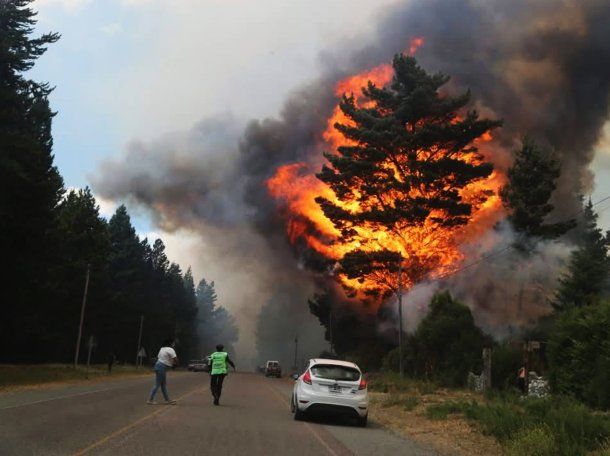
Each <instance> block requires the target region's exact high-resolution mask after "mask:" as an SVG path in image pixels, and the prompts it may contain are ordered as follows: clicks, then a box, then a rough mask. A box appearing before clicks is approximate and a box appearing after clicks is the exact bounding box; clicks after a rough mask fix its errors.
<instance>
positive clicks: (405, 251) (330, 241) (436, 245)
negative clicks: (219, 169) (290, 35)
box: [267, 38, 505, 298]
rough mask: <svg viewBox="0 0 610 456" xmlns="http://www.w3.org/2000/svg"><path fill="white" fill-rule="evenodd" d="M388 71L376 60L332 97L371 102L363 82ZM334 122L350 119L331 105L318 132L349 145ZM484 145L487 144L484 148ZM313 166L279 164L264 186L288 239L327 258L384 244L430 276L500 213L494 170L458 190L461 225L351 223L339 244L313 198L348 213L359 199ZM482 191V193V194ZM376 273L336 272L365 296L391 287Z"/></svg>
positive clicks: (382, 80)
mask: <svg viewBox="0 0 610 456" xmlns="http://www.w3.org/2000/svg"><path fill="white" fill-rule="evenodd" d="M423 42H424V40H423V38H414V39H413V40H412V41H411V47H410V53H414V52H415V51H416V50H417V48H418V47H420V46H421V45H422V44H423ZM392 76H393V69H392V66H391V65H380V66H378V67H375V68H373V69H371V70H368V71H364V72H362V73H360V74H357V75H354V76H350V77H348V78H346V79H344V80H342V81H339V82H338V83H337V85H336V90H335V94H336V95H337V97H341V96H353V97H354V99H355V101H356V102H357V103H358V105H359V106H364V107H366V106H371V103H372V101H371V100H368V99H367V98H366V96H365V94H364V93H363V87H367V86H368V84H370V83H372V84H375V85H377V86H384V85H386V84H388V83H389V82H390V81H391V79H392ZM337 123H340V124H344V125H346V124H350V123H351V120H350V119H348V118H347V117H346V116H345V115H344V114H343V112H342V111H341V109H340V108H339V105H337V106H336V107H335V108H334V110H333V112H332V114H331V116H330V118H329V119H328V121H327V127H326V130H325V131H324V132H323V135H322V137H323V139H324V142H325V144H326V146H328V147H329V148H330V150H331V151H336V149H337V148H338V147H341V146H344V145H349V140H348V139H346V138H345V137H344V136H343V135H342V134H341V133H340V132H339V131H337V129H336V128H335V124H337ZM492 140H493V138H492V136H491V134H490V133H489V132H488V133H486V134H485V135H483V136H482V137H481V138H479V140H478V141H477V146H478V147H479V148H480V150H481V153H482V154H483V155H484V156H489V155H490V154H491V149H490V148H491V147H493V146H492ZM485 148H487V149H486V150H484V149H485ZM465 159H468V158H465ZM388 166H389V165H388ZM316 171H317V169H314V167H313V166H311V165H308V164H306V163H292V164H288V165H284V166H281V167H279V168H278V169H277V170H276V173H275V175H274V176H273V177H271V178H270V179H269V180H268V181H267V187H268V190H269V192H270V194H271V196H273V197H274V198H275V199H276V200H277V201H280V202H281V203H282V206H283V207H284V209H285V211H286V212H285V214H284V215H285V217H286V220H287V223H286V229H287V234H288V238H289V240H290V242H291V243H293V244H295V243H297V242H299V241H304V242H305V243H306V244H307V246H309V247H310V248H311V249H313V250H315V251H316V252H318V253H319V254H321V255H323V256H324V257H325V258H328V259H330V260H339V259H341V258H342V257H343V256H344V255H345V254H346V253H347V252H350V251H352V250H354V249H360V250H363V251H366V252H375V251H380V250H383V249H387V250H391V251H394V252H399V253H400V254H401V255H402V257H403V258H405V263H406V264H409V262H417V263H418V264H420V265H423V266H424V268H423V269H425V270H427V271H432V273H431V276H432V277H434V276H438V275H441V274H444V273H447V272H449V271H452V270H454V269H455V268H457V267H458V266H459V264H460V262H461V261H462V260H463V253H462V252H461V250H460V248H459V247H460V245H461V244H463V243H466V242H471V241H473V240H475V239H477V238H478V237H479V236H480V235H481V234H483V233H484V232H485V231H486V230H488V229H489V228H490V227H491V226H493V224H495V223H496V222H497V221H498V220H499V218H500V217H501V215H502V203H501V200H500V198H499V197H498V192H497V190H498V189H499V188H500V187H501V186H502V185H503V184H504V182H505V177H504V176H503V175H501V174H499V173H498V172H493V173H492V175H491V176H490V177H489V178H487V179H485V180H482V181H477V182H473V183H471V184H470V185H468V186H466V187H465V188H463V189H462V191H461V196H462V198H463V199H464V201H465V202H468V203H470V204H471V205H472V208H473V213H472V216H471V219H470V221H469V223H468V224H467V225H466V226H461V227H454V228H450V227H444V228H439V226H440V225H439V224H438V222H434V221H433V218H434V217H429V220H427V221H426V222H425V223H424V225H423V226H419V227H413V226H405V227H402V228H399V229H398V231H396V230H392V231H390V230H388V229H384V228H379V227H373V226H369V225H368V224H367V223H363V224H361V225H359V226H355V227H354V230H355V232H356V235H355V236H354V237H353V240H352V241H351V242H343V243H342V242H339V241H338V239H339V234H340V233H339V231H338V230H337V229H336V228H335V226H334V225H333V223H332V222H331V221H330V220H329V219H328V218H327V217H326V216H325V215H324V213H323V211H322V209H321V208H320V206H319V205H318V204H317V203H316V201H315V199H316V198H317V197H323V198H325V199H327V200H329V201H331V202H333V203H334V204H336V205H337V206H339V207H341V208H343V209H345V210H347V211H351V212H358V211H359V210H360V206H359V203H358V201H356V200H355V199H353V200H352V201H348V202H345V201H341V200H339V199H338V198H337V196H336V195H335V194H334V192H333V191H332V190H331V189H330V188H329V187H328V186H327V185H326V184H324V183H323V182H321V181H320V180H318V179H317V178H316V176H315V172H316ZM482 195H485V197H484V198H482ZM433 215H436V216H439V217H442V215H443V214H442V213H440V212H439V213H438V214H433ZM380 274H381V275H382V276H381V277H372V278H367V279H364V280H363V279H358V280H355V279H349V278H348V277H346V276H345V275H343V274H339V275H338V277H337V278H338V280H339V282H341V283H342V284H343V285H344V286H346V287H349V288H351V289H353V290H355V291H356V293H357V296H359V297H362V298H364V297H365V295H366V292H367V291H369V290H371V289H375V287H378V286H379V283H383V282H386V283H387V285H388V286H389V287H391V286H392V281H393V280H394V277H389V276H388V274H387V273H386V277H383V273H380ZM405 278H406V281H407V283H404V282H403V286H404V287H405V288H409V287H410V286H412V285H414V284H415V282H416V281H417V280H416V279H414V278H413V277H409V276H408V274H407V275H406V277H405ZM405 278H403V280H404V279H405ZM420 279H421V278H420ZM394 285H395V284H394Z"/></svg>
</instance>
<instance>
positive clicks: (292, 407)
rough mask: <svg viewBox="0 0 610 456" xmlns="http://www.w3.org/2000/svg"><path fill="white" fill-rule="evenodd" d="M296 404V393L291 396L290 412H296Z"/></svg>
mask: <svg viewBox="0 0 610 456" xmlns="http://www.w3.org/2000/svg"><path fill="white" fill-rule="evenodd" d="M295 409H296V405H295V403H294V395H293V396H292V397H291V398H290V413H294V411H295Z"/></svg>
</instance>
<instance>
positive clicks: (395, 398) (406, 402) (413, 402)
mask: <svg viewBox="0 0 610 456" xmlns="http://www.w3.org/2000/svg"><path fill="white" fill-rule="evenodd" d="M418 405H419V399H418V398H417V397H416V396H412V395H407V396H404V395H392V396H388V397H387V398H386V399H385V400H384V401H383V402H381V406H382V407H395V406H399V407H402V408H403V409H404V410H407V411H411V410H413V409H414V408H415V407H417V406H418Z"/></svg>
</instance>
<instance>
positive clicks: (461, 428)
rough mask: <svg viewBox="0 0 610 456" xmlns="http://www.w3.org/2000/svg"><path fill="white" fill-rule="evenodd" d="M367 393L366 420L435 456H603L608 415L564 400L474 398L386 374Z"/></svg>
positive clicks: (511, 394)
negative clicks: (430, 449) (368, 409)
mask: <svg viewBox="0 0 610 456" xmlns="http://www.w3.org/2000/svg"><path fill="white" fill-rule="evenodd" d="M369 389H370V391H371V396H372V404H373V409H372V417H373V419H374V420H376V421H377V422H379V423H380V424H382V425H383V426H386V427H389V428H391V429H393V430H394V431H396V432H399V433H404V434H405V435H408V436H409V437H411V438H414V439H415V440H418V441H420V443H422V444H424V445H430V446H432V447H434V448H436V449H437V450H438V451H439V452H440V453H441V454H444V453H449V454H460V455H489V454H506V455H507V456H517V455H519V456H550V455H553V456H555V455H557V456H581V455H583V456H584V455H587V456H610V413H604V412H599V411H595V410H592V409H590V408H588V407H587V406H585V405H583V404H582V403H579V402H577V401H576V400H574V399H571V398H568V397H562V396H550V397H546V398H524V397H522V396H521V395H519V394H518V392H516V391H510V390H507V391H493V390H492V391H491V392H489V393H487V394H485V395H480V394H476V393H473V392H470V391H466V390H463V389H447V388H441V387H439V386H438V385H436V384H426V383H425V382H424V381H420V380H414V379H409V378H400V377H399V376H398V375H392V374H376V375H372V376H371V377H370V378H369ZM375 404H377V407H375ZM494 445H495V446H494Z"/></svg>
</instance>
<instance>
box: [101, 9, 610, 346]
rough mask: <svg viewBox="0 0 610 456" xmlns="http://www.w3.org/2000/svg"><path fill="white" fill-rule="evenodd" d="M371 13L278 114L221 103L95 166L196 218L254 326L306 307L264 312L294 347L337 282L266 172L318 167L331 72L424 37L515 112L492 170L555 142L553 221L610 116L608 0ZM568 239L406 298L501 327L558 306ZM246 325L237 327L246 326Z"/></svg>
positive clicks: (221, 279) (143, 200)
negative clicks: (453, 299)
mask: <svg viewBox="0 0 610 456" xmlns="http://www.w3.org/2000/svg"><path fill="white" fill-rule="evenodd" d="M376 20H377V22H378V26H377V32H376V33H375V34H374V36H373V37H371V36H370V35H366V36H364V35H363V36H362V37H361V38H360V39H350V40H349V42H345V43H339V45H337V46H336V47H335V48H334V49H329V50H327V51H326V52H325V53H324V54H323V55H321V57H320V62H321V69H320V77H319V78H318V80H316V81H314V82H312V83H311V84H309V85H307V86H305V87H303V88H301V89H300V90H298V91H295V92H294V93H293V94H292V95H291V96H290V97H289V98H288V100H287V101H286V103H285V105H284V108H283V110H282V111H281V112H280V113H279V115H278V117H277V118H274V119H264V120H254V121H250V122H249V123H247V124H246V123H245V122H242V121H240V120H236V119H234V118H231V117H227V116H219V117H218V118H215V119H208V120H205V121H203V122H201V123H200V124H198V125H196V126H195V127H194V128H193V129H192V130H191V131H190V132H187V133H184V134H178V135H172V136H167V137H164V138H161V139H160V140H158V141H156V142H154V143H151V144H142V143H134V144H132V145H131V146H130V147H129V148H128V149H127V151H126V153H125V154H124V156H123V157H121V158H120V159H118V160H117V161H114V162H109V163H106V164H105V165H104V166H103V167H102V169H101V173H100V175H99V177H98V178H96V179H95V182H94V189H95V191H96V192H97V193H99V194H100V195H102V196H103V197H105V198H112V199H125V198H130V199H132V200H134V201H135V202H137V203H138V204H140V205H143V206H145V207H147V208H148V209H150V210H151V212H152V214H153V215H154V217H155V221H156V222H157V224H158V225H159V226H160V227H161V228H163V229H164V230H175V229H178V228H181V229H188V230H189V231H192V232H195V233H198V234H199V235H200V236H201V240H202V252H204V253H205V255H206V256H205V258H207V259H208V261H209V262H210V263H211V264H213V265H211V266H210V271H213V272H211V273H213V275H214V277H210V279H211V280H215V281H216V282H217V284H219V285H220V287H219V288H221V289H219V294H220V295H221V298H222V299H223V300H226V301H230V302H231V304H229V303H227V302H226V301H225V303H226V304H227V305H228V307H229V308H230V309H231V310H233V312H234V313H236V316H237V318H238V322H239V323H240V325H243V326H245V327H246V328H250V329H249V331H250V332H249V334H253V332H254V323H253V321H254V319H255V318H256V316H257V314H258V312H259V309H260V308H261V306H263V305H264V304H265V303H274V304H273V306H274V307H276V306H277V302H278V300H279V301H281V302H282V303H283V304H284V305H285V306H286V308H287V309H298V311H295V312H293V314H294V315H295V318H294V319H293V320H292V323H290V319H289V318H284V317H282V319H281V320H282V325H281V326H282V327H283V328H284V329H285V330H284V331H281V330H280V331H278V329H277V328H272V326H273V325H275V324H276V323H277V322H276V321H275V320H274V319H268V320H266V321H262V322H259V324H258V327H257V331H258V332H259V333H260V332H261V331H262V332H265V327H266V326H265V325H268V326H267V328H268V333H269V334H274V337H275V338H276V339H277V343H278V344H286V343H290V342H291V341H292V340H293V339H294V334H295V327H297V326H299V325H301V326H302V330H301V331H299V333H300V334H304V333H307V334H309V337H311V339H312V340H317V341H318V342H319V344H318V345H319V346H320V347H322V341H321V334H322V332H321V331H320V330H319V329H316V327H317V323H316V322H315V321H314V320H313V319H312V318H309V317H307V316H304V314H303V312H302V309H303V308H306V306H307V302H306V299H307V297H308V296H309V295H311V294H312V293H313V291H314V290H315V289H316V288H317V287H319V286H320V285H322V286H324V283H325V281H326V282H328V281H329V280H331V279H329V278H327V277H321V276H320V275H318V274H316V273H314V272H311V271H310V268H308V267H306V266H309V264H308V260H309V258H308V252H307V249H304V248H301V247H299V248H295V247H293V246H290V245H289V243H288V242H287V240H286V229H285V221H284V219H283V217H282V210H283V208H282V206H281V204H278V202H277V201H275V200H274V199H273V198H272V197H271V196H270V195H269V192H268V189H267V186H266V185H265V184H266V181H267V180H268V179H269V178H270V177H271V176H273V175H274V173H275V172H276V170H277V168H278V167H279V166H281V165H285V164H289V163H294V162H304V163H309V164H311V165H313V166H319V163H320V160H321V158H320V157H321V151H322V150H323V143H322V138H321V134H322V132H323V131H324V129H325V128H326V121H327V119H328V117H329V116H330V114H331V112H332V109H333V107H334V106H335V105H336V103H337V99H336V95H335V94H334V88H335V84H336V83H337V82H338V81H339V80H341V79H342V78H344V77H346V76H348V75H351V74H355V73H359V72H362V71H364V70H367V69H370V68H373V67H375V66H377V65H379V64H381V63H387V62H389V61H390V60H391V58H392V56H393V54H395V53H397V52H401V51H403V50H405V49H408V44H409V42H410V40H411V39H412V38H413V37H416V36H417V37H419V36H421V37H424V39H425V44H424V45H423V46H422V47H421V48H420V49H419V51H418V53H417V55H416V57H417V59H418V61H419V63H420V64H421V65H422V66H423V67H424V68H425V69H427V70H428V71H433V72H436V71H441V72H443V73H446V74H448V75H450V76H451V77H452V79H451V82H450V84H449V90H451V91H461V90H464V89H470V90H471V92H472V97H473V107H476V108H477V109H478V110H479V111H480V112H481V113H482V114H483V115H485V116H491V117H497V118H501V119H503V120H504V127H503V128H502V129H500V130H499V131H498V134H497V137H495V142H496V144H497V146H496V147H494V149H493V150H494V152H493V154H492V155H490V156H489V157H488V159H490V160H491V161H492V162H493V163H494V165H495V166H496V168H497V169H499V170H506V169H507V167H508V166H509V165H510V163H511V154H512V152H513V151H514V150H515V149H516V148H518V147H519V144H520V141H521V139H522V138H523V136H524V135H530V136H531V137H532V138H533V139H534V140H536V141H537V142H539V143H541V144H542V145H544V146H545V147H549V148H553V149H555V150H556V151H557V153H558V155H559V157H560V158H561V163H562V175H561V178H560V180H559V182H558V189H557V191H556V193H555V195H554V200H555V201H557V202H561V204H557V209H556V211H555V213H553V214H552V218H553V219H562V218H565V217H568V216H571V215H573V214H574V213H575V212H577V211H578V209H579V208H580V200H579V195H580V194H583V193H587V192H589V191H590V190H591V185H592V179H591V177H592V176H591V175H590V171H589V168H588V165H589V164H590V162H591V160H592V158H593V150H594V146H595V144H596V143H597V141H598V140H599V138H600V134H601V131H602V127H603V124H604V122H605V121H606V120H607V118H608V101H609V93H610V28H609V27H608V24H610V4H609V3H608V2H607V1H604V0H579V1H576V0H573V1H571V0H515V1H511V2H506V1H503V0H427V1H425V2H424V1H420V2H413V1H405V2H402V3H400V4H398V5H396V6H394V7H392V8H389V9H388V10H387V11H385V12H384V14H383V15H382V16H381V17H379V18H376ZM494 136H496V135H495V133H494ZM550 221H553V220H550ZM512 238H513V234H512V233H510V229H508V228H506V227H504V228H500V229H497V230H492V231H490V232H489V233H487V234H484V235H483V236H482V237H481V242H479V243H477V244H476V245H474V244H471V245H465V246H464V252H465V253H466V257H467V258H470V259H474V258H477V257H480V256H481V255H482V254H483V252H484V251H486V250H487V249H489V248H493V247H494V246H501V245H503V244H504V243H507V242H508V243H509V242H511V239H512ZM566 242H567V241H564V243H562V242H549V243H546V244H540V245H539V246H538V247H537V254H536V255H534V256H532V257H531V258H529V259H524V258H518V257H517V256H518V254H517V253H514V252H512V253H510V254H507V255H499V256H497V257H495V259H494V261H493V262H492V263H491V264H492V266H489V263H490V262H484V263H482V265H481V266H480V267H473V268H470V269H468V270H467V271H464V272H463V273H461V274H459V275H456V276H454V277H452V278H450V279H447V280H446V281H444V282H443V284H440V285H439V284H422V285H421V286H420V287H419V288H416V289H414V290H413V291H412V292H411V293H412V294H413V295H412V296H407V298H410V297H414V296H415V294H417V293H419V296H420V298H419V299H418V300H416V299H412V301H413V302H415V301H418V302H420V301H421V302H423V301H424V300H425V299H424V298H425V297H426V296H427V294H426V292H425V289H426V287H428V288H427V289H429V290H433V289H436V288H437V287H439V286H441V285H442V286H445V285H447V286H448V287H449V288H450V289H452V290H455V292H456V294H457V295H458V297H460V298H461V299H463V300H465V301H466V302H467V303H468V304H469V305H470V306H471V307H472V308H473V309H474V310H475V314H476V316H477V319H478V321H480V322H481V324H483V325H484V326H485V327H488V328H496V331H500V329H498V328H504V329H503V331H506V330H507V328H509V327H510V326H511V325H520V324H527V323H528V322H530V321H531V320H532V319H534V318H536V317H537V316H539V315H541V314H543V313H544V312H545V311H546V310H548V307H546V306H547V304H546V296H547V295H548V290H549V289H551V288H552V287H553V286H554V284H555V281H556V279H557V274H558V271H560V270H561V265H562V264H563V262H564V261H565V258H566V257H567V255H568V254H569V251H570V248H571V247H570V245H569V244H567V243H566ZM515 264H519V265H520V266H519V267H518V268H516V267H515ZM314 269H315V268H314ZM422 287H423V291H422ZM286 290H290V291H288V292H287V291H286ZM223 293H224V295H223ZM421 296H423V297H424V298H421ZM407 302H409V299H407ZM270 305H271V304H270ZM388 305H390V306H391V305H392V303H388ZM422 306H423V304H416V305H415V307H413V308H412V309H410V310H408V311H407V317H408V318H411V317H412V318H411V319H412V320H413V319H415V318H417V317H416V316H417V314H418V312H419V313H420V314H421V313H422V312H425V309H424V308H422ZM418 309H419V310H418ZM545 309H546V310H545ZM268 313H269V312H267V314H268ZM288 314H290V312H288ZM243 326H242V332H241V333H242V334H244V333H247V332H248V329H246V330H245V331H244V328H243ZM249 340H250V339H249ZM265 340H266V342H265V344H268V339H265ZM250 341H251V340H250ZM248 345H249V346H253V344H251V343H248ZM313 345H316V344H313ZM282 346H283V345H282ZM312 350H313V348H312ZM270 356H271V355H270ZM286 356H288V355H286Z"/></svg>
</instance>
